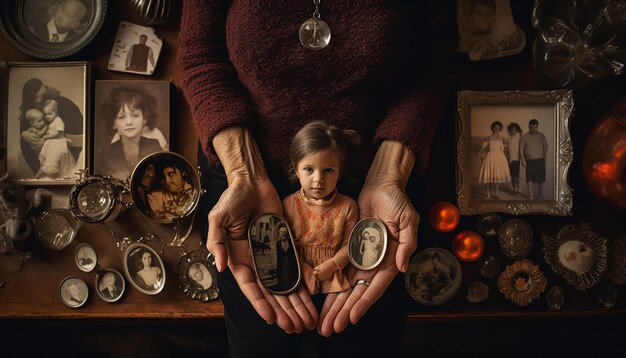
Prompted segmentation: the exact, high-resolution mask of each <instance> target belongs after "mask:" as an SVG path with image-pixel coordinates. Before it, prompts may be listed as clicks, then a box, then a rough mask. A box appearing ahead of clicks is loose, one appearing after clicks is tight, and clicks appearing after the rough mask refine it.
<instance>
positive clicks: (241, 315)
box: [198, 151, 409, 358]
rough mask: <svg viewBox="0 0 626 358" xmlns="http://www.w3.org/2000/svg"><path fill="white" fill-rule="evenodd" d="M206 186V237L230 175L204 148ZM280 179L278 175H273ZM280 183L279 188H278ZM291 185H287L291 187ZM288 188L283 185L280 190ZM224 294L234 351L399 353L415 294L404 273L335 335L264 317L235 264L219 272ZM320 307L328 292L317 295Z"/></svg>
mask: <svg viewBox="0 0 626 358" xmlns="http://www.w3.org/2000/svg"><path fill="white" fill-rule="evenodd" d="M198 154H199V155H198V162H199V163H200V169H201V173H202V176H201V180H202V185H203V188H204V189H205V190H206V191H207V193H206V195H204V196H203V199H202V203H201V205H200V210H201V212H200V213H199V214H200V215H199V218H202V219H200V220H199V222H198V224H199V225H200V228H201V235H202V236H201V237H202V238H203V239H204V238H206V233H207V230H208V228H207V221H206V217H207V215H208V212H209V211H210V210H211V208H212V207H213V206H214V205H215V203H216V202H217V200H218V199H219V196H220V194H221V193H222V191H223V190H224V189H226V187H227V183H226V178H225V176H224V174H223V171H221V169H220V168H219V167H214V166H209V165H208V163H207V162H206V159H205V157H204V154H203V153H202V152H201V151H200V152H199V153H198ZM273 182H274V183H276V181H273ZM277 189H278V188H277ZM289 190H291V189H287V192H288V191H289ZM281 191H282V192H285V190H279V193H280V192H281ZM218 287H219V290H220V299H221V300H222V303H223V304H224V315H225V320H226V329H227V333H228V340H229V351H230V355H231V356H232V357H301V356H307V357H309V356H319V357H359V358H362V357H374V356H376V357H381V356H382V357H399V356H400V355H401V351H402V338H403V332H404V326H405V320H406V316H407V313H408V303H409V298H408V294H407V293H406V289H405V286H404V275H403V274H398V275H396V277H395V278H394V280H393V281H392V283H391V284H390V285H389V287H388V288H387V290H386V291H385V293H384V294H383V296H382V297H381V298H380V299H379V300H378V301H376V303H374V305H372V307H371V308H370V309H369V311H368V312H367V313H366V314H365V316H363V317H362V318H361V320H360V321H359V322H358V323H357V324H356V325H349V326H348V328H347V329H346V330H345V331H344V332H342V333H340V334H333V335H332V336H331V337H329V338H325V337H322V336H319V335H318V334H317V333H316V332H315V331H312V332H303V333H302V334H287V333H285V332H284V331H283V330H282V329H280V328H279V327H278V326H276V325H275V324H273V325H270V324H267V323H266V322H265V321H264V320H262V319H261V318H260V316H259V315H258V313H257V312H256V311H255V310H254V308H253V307H252V305H251V304H250V302H249V301H248V299H247V298H246V297H245V296H244V295H243V293H242V292H241V290H240V289H239V285H238V284H237V282H236V281H235V279H234V277H233V276H232V274H231V272H230V270H228V269H227V270H225V271H224V272H223V273H221V274H219V275H218ZM312 298H313V301H314V303H315V305H316V307H317V310H318V312H319V311H320V310H321V308H322V305H323V302H324V299H325V295H322V294H318V295H315V296H313V297H312Z"/></svg>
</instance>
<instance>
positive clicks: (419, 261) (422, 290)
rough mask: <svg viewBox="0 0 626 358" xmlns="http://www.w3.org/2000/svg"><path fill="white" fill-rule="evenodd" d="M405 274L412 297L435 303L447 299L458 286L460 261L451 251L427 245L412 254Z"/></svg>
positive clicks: (430, 304) (454, 293) (419, 300)
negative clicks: (427, 247) (425, 247)
mask: <svg viewBox="0 0 626 358" xmlns="http://www.w3.org/2000/svg"><path fill="white" fill-rule="evenodd" d="M404 277H405V284H406V288H407V290H408V291H409V294H410V295H411V297H413V299H414V300H416V301H417V302H419V303H421V304H423V305H426V306H437V305H440V304H443V303H446V302H448V301H450V300H451V299H452V298H453V297H454V296H455V295H456V293H457V292H458V290H459V287H461V277H462V272H461V264H460V263H459V260H457V259H456V257H454V255H453V254H452V253H451V252H450V251H447V250H444V249H440V248H429V249H425V250H423V251H420V252H418V253H416V254H414V255H413V256H412V257H411V260H410V261H409V268H408V270H407V273H406V275H405V276H404Z"/></svg>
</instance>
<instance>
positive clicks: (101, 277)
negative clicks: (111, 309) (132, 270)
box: [96, 269, 126, 303]
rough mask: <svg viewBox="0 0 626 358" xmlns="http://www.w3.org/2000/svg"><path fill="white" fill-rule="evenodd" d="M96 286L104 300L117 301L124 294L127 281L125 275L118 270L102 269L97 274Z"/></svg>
mask: <svg viewBox="0 0 626 358" xmlns="http://www.w3.org/2000/svg"><path fill="white" fill-rule="evenodd" d="M96 288H97V289H98V291H97V292H98V296H99V297H100V298H101V299H102V300H103V301H104V302H109V303H112V302H117V301H119V299H120V298H121V297H122V295H123V294H124V290H125V289H126V282H125V281H124V277H122V274H121V273H119V271H117V270H113V269H106V270H102V271H100V272H99V273H98V275H97V276H96Z"/></svg>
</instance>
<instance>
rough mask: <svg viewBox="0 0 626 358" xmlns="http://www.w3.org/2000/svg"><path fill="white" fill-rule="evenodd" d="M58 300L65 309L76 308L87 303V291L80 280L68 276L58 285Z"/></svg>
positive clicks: (84, 284) (85, 285)
mask: <svg viewBox="0 0 626 358" xmlns="http://www.w3.org/2000/svg"><path fill="white" fill-rule="evenodd" d="M59 298H61V302H63V304H65V305H66V306H67V307H70V308H78V307H81V306H83V305H84V304H85V302H87V299H88V298H89V289H88V288H87V284H86V283H85V281H83V280H82V279H80V278H78V277H75V276H68V277H66V278H64V279H63V281H61V284H60V285H59Z"/></svg>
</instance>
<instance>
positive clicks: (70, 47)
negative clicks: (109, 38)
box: [0, 0, 107, 59]
mask: <svg viewBox="0 0 626 358" xmlns="http://www.w3.org/2000/svg"><path fill="white" fill-rule="evenodd" d="M106 4H107V2H106V0H15V1H5V2H3V3H2V10H1V11H0V25H1V26H0V27H1V28H2V30H3V32H4V33H5V34H6V35H7V39H8V40H9V41H10V42H11V43H12V44H13V45H14V46H15V47H16V48H17V49H19V50H20V51H22V52H24V53H26V54H28V55H30V56H33V57H37V58H41V59H59V58H63V57H67V56H69V55H71V54H74V53H76V52H78V51H79V50H81V49H82V48H84V47H85V46H87V44H89V42H91V40H93V39H94V37H95V36H96V34H97V33H98V31H100V28H101V26H102V24H103V23H104V18H105V15H106Z"/></svg>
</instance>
